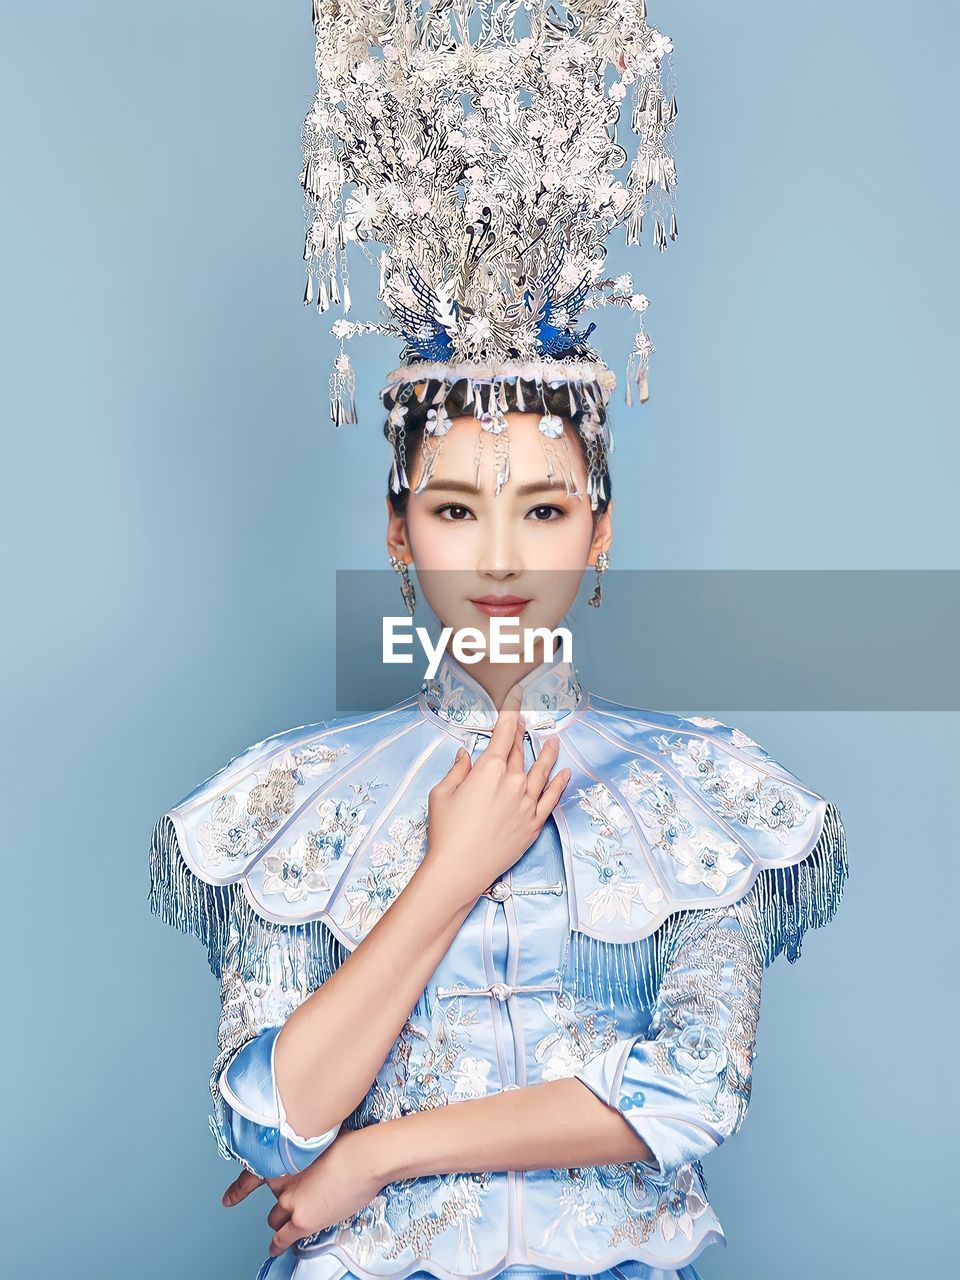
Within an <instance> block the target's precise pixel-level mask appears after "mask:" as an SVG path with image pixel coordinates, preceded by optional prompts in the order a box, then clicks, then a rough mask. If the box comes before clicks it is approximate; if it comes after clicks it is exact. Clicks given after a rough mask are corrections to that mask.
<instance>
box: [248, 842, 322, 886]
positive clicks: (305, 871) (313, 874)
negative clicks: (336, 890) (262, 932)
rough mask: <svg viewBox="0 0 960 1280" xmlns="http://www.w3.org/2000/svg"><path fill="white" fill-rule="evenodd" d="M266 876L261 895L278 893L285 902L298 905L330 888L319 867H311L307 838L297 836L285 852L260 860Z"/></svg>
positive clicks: (281, 851)
mask: <svg viewBox="0 0 960 1280" xmlns="http://www.w3.org/2000/svg"><path fill="white" fill-rule="evenodd" d="M263 869H264V871H265V872H266V873H267V874H266V875H265V876H264V879H263V892H264V893H265V894H267V893H282V894H283V896H284V898H286V900H287V902H302V901H303V899H304V898H307V897H309V896H310V894H311V893H319V892H320V891H321V890H323V889H328V888H329V887H330V884H329V881H328V880H327V876H326V872H325V871H324V869H323V867H322V866H319V865H316V866H311V859H310V851H309V845H308V838H307V837H306V836H300V837H299V838H298V839H297V840H296V841H295V842H294V845H293V848H292V849H291V850H290V852H289V853H284V851H283V850H280V851H278V852H277V853H268V854H267V855H266V856H265V857H264V859H263Z"/></svg>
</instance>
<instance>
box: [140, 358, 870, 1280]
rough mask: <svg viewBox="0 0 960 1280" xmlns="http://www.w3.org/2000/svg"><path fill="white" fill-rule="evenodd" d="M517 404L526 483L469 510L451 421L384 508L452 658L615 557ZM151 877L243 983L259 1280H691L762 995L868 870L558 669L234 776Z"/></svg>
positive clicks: (513, 440)
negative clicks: (461, 634) (552, 468)
mask: <svg viewBox="0 0 960 1280" xmlns="http://www.w3.org/2000/svg"><path fill="white" fill-rule="evenodd" d="M505 386H506V388H507V390H506V394H507V396H508V403H507V408H506V423H507V427H508V432H509V443H510V474H509V478H508V480H507V481H506V483H505V484H499V482H498V477H497V474H496V471H495V469H494V468H490V467H486V468H483V469H482V470H481V480H480V483H479V486H478V484H477V471H476V451H477V449H478V447H480V446H482V444H483V436H484V428H483V426H482V424H481V423H480V422H479V421H478V419H477V417H476V416H475V415H473V414H472V413H470V414H466V413H462V412H459V413H458V412H457V411H456V408H454V410H453V416H452V419H451V424H450V429H449V431H448V432H447V433H446V436H445V440H444V448H443V451H442V453H441V454H440V455H439V456H438V457H433V458H432V459H431V460H430V463H429V465H430V467H431V469H432V474H431V477H430V480H429V483H428V484H427V485H425V486H424V487H422V488H419V487H418V485H419V481H420V479H421V478H422V475H421V470H422V468H423V467H424V465H425V463H424V458H423V454H422V452H421V451H420V450H418V449H416V448H415V447H414V446H416V445H417V444H418V443H419V442H420V440H421V432H422V426H423V421H424V419H423V418H422V417H421V418H419V419H418V417H417V414H416V411H415V410H414V411H412V412H411V413H410V414H409V415H408V419H407V424H406V425H407V430H406V433H405V437H404V445H403V447H404V457H403V459H402V461H403V462H404V463H405V464H406V467H407V468H408V469H409V471H410V474H409V482H410V485H409V488H406V489H404V490H402V491H401V493H400V494H395V493H392V494H391V497H390V500H389V501H388V523H387V546H388V550H389V553H390V555H391V556H392V557H393V558H394V559H395V561H397V562H400V563H403V564H405V565H406V564H414V565H415V566H416V568H417V572H418V578H419V581H420V584H421V586H422V588H423V590H424V592H425V594H426V596H427V599H428V602H429V604H430V605H431V607H432V608H433V609H434V611H435V613H436V614H437V615H438V617H439V618H440V620H441V622H442V623H443V624H444V625H448V626H452V627H455V628H456V627H462V626H465V625H470V626H474V627H478V628H480V629H481V630H484V629H488V628H489V624H490V618H491V616H497V615H498V612H500V613H502V612H507V613H512V614H513V615H514V616H517V617H518V618H519V621H520V626H521V628H523V629H526V628H528V627H532V626H548V627H554V626H556V625H557V624H558V623H559V622H560V621H561V620H562V619H563V617H564V615H565V614H566V612H567V610H568V609H569V607H570V605H571V604H572V602H573V600H574V598H575V595H576V592H577V587H578V585H579V583H580V581H581V579H582V574H583V570H584V567H585V566H592V565H595V564H596V563H597V559H598V557H600V556H602V555H603V554H605V553H606V552H607V551H608V549H609V547H610V543H611V510H612V508H611V504H610V503H609V501H608V500H607V499H606V498H604V499H601V500H600V501H599V502H598V503H597V506H596V508H595V509H591V506H590V504H589V502H588V501H587V499H586V497H585V490H586V487H587V446H586V444H585V443H584V440H583V437H582V435H581V433H580V432H579V431H578V430H577V429H576V423H575V421H573V420H571V419H570V418H567V419H565V420H564V425H563V431H564V435H565V439H566V443H567V446H568V449H569V457H570V459H571V466H572V469H573V473H574V474H573V478H574V481H575V486H574V490H573V492H568V491H567V487H566V486H565V485H564V484H563V483H557V482H555V481H551V480H549V479H548V478H547V477H546V476H545V474H544V468H543V458H542V454H541V443H542V441H541V436H540V431H539V430H538V428H539V424H540V415H539V414H538V413H533V414H531V413H529V412H517V411H516V408H515V406H516V403H517V398H518V390H517V389H518V387H519V396H520V399H521V400H523V401H524V403H525V404H529V402H530V397H529V392H530V390H532V388H526V389H525V388H524V386H523V382H522V379H516V380H514V381H513V382H512V383H509V382H508V383H507V384H505ZM525 391H526V394H525ZM430 400H431V397H430V396H427V397H426V398H425V401H424V403H430ZM501 479H502V477H501ZM601 480H602V485H601V489H602V491H603V492H605V493H607V494H609V477H608V475H607V474H606V466H605V462H604V469H603V474H602V476H601ZM498 485H499V492H498V491H497V490H498ZM601 563H602V561H601ZM598 582H599V577H598ZM497 597H500V598H501V599H502V598H504V597H507V598H508V600H507V603H506V605H504V606H502V607H498V604H497V600H496V598H497ZM518 674H519V675H520V679H519V681H517V676H518ZM515 684H516V688H515V689H514V690H513V692H511V687H512V686H514V685H515ZM152 868H153V897H152V903H153V907H154V909H155V910H156V911H158V912H159V913H160V914H161V915H163V916H164V917H165V918H166V919H168V920H170V921H172V922H174V923H176V924H177V925H179V926H180V927H181V928H185V929H192V930H194V931H195V932H197V933H198V934H199V936H201V938H203V939H204V940H205V941H206V943H207V945H208V949H209V955H210V960H211V964H212V966H213V968H214V971H215V972H217V973H219V975H220V977H221V981H222V1017H221V1022H220V1031H219V1047H220V1053H219V1055H218V1057H217V1059H216V1062H215V1064H214V1070H213V1074H212V1077H211V1088H212V1093H213V1098H214V1104H215V1105H214V1116H213V1117H212V1127H213V1130H214V1133H215V1135H216V1136H217V1138H218V1140H219V1143H220V1148H221V1151H222V1153H223V1154H224V1155H225V1156H228V1157H230V1156H232V1157H235V1158H237V1159H239V1160H240V1161H241V1162H242V1163H243V1164H244V1165H245V1166H246V1168H245V1171H244V1172H243V1173H242V1174H241V1175H240V1177H239V1178H238V1179H237V1180H236V1181H235V1182H234V1183H233V1184H232V1185H231V1187H230V1188H229V1189H228V1190H227V1192H226V1193H225V1196H224V1204H227V1205H231V1204H236V1203H238V1202H239V1201H240V1200H241V1199H243V1198H244V1197H245V1196H247V1195H249V1194H250V1193H251V1191H253V1190H254V1189H255V1188H256V1187H258V1186H259V1185H260V1184H261V1183H262V1182H266V1184H267V1186H268V1188H269V1191H270V1192H271V1193H272V1194H273V1196H275V1202H274V1203H273V1205H272V1208H271V1209H270V1212H269V1215H268V1223H269V1225H270V1227H271V1228H272V1230H273V1232H274V1234H273V1238H272V1240H271V1243H270V1247H269V1252H270V1257H269V1258H268V1259H267V1261H266V1262H265V1263H264V1266H263V1268H262V1270H261V1273H260V1275H261V1277H264V1276H269V1280H278V1278H279V1277H288V1276H296V1277H297V1278H298V1280H308V1278H309V1280H315V1278H320V1277H323V1278H324V1280H332V1278H335V1277H340V1276H347V1277H350V1276H352V1275H358V1276H363V1277H374V1276H385V1275H391V1276H393V1275H395V1276H402V1275H409V1274H411V1273H421V1272H423V1273H427V1274H430V1275H436V1276H442V1277H451V1276H456V1277H459V1276H463V1277H481V1276H482V1277H489V1276H493V1275H498V1274H506V1275H508V1276H513V1275H517V1276H519V1275H523V1274H527V1273H529V1272H536V1273H539V1274H541V1275H547V1276H553V1277H554V1278H555V1280H560V1277H561V1276H569V1275H571V1274H596V1273H610V1275H611V1278H612V1277H624V1276H626V1277H636V1278H637V1280H654V1278H656V1280H666V1278H667V1277H671V1278H673V1280H676V1278H677V1277H686V1278H688V1280H689V1278H692V1277H695V1276H696V1272H695V1271H694V1269H693V1267H692V1265H691V1263H692V1260H693V1259H694V1258H695V1257H696V1256H697V1255H698V1254H699V1253H700V1251H701V1250H702V1249H703V1248H705V1247H706V1246H707V1245H708V1244H709V1243H711V1242H713V1241H718V1240H722V1239H723V1235H722V1230H721V1227H720V1224H719V1222H718V1220H717V1218H716V1216H715V1215H714V1213H713V1210H712V1209H711V1208H710V1206H709V1204H708V1201H707V1198H706V1193H705V1188H704V1180H703V1175H702V1170H701V1167H700V1160H701V1158H702V1157H703V1156H705V1155H707V1154H708V1153H709V1152H711V1151H713V1150H714V1149H715V1148H716V1147H717V1146H718V1145H719V1144H720V1143H721V1142H722V1141H723V1140H724V1139H725V1138H727V1137H729V1136H730V1135H732V1134H733V1133H734V1132H735V1131H736V1130H737V1129H738V1128H739V1126H740V1125H741V1123H742V1121H743V1118H744V1114H745V1111H746V1108H747V1103H748V1099H749V1095H750V1085H751V1074H752V1063H753V1057H754V1042H755V1032H756V1026H757V1018H758V1012H759V997H760V980H761V973H762V970H763V968H764V966H765V965H766V964H769V963H770V962H771V961H772V960H773V959H774V958H775V956H776V955H778V954H779V953H780V952H781V951H786V952H787V954H788V956H789V957H790V958H791V959H795V958H796V956H797V954H798V951H799V944H800V940H801V938H802V935H803V933H804V931H805V930H806V929H807V928H809V927H813V926H818V925H821V924H823V923H824V922H825V921H826V920H827V919H829V918H830V916H831V915H832V913H833V911H834V909H835V907H836V904H837V902H838V901H839V898H840V894H841V891H842V887H843V881H844V878H845V875H846V860H845V850H844V840H843V831H842V827H841V825H840V820H839V816H838V814H837V812H836V810H835V808H833V806H831V805H828V804H826V803H825V802H824V801H823V800H821V799H820V798H819V797H817V796H816V795H815V794H814V793H813V792H811V791H809V790H808V789H806V788H804V787H802V786H801V785H800V784H799V783H798V781H797V780H796V779H795V778H794V777H793V776H792V775H791V774H789V773H787V772H786V771H785V770H784V769H783V768H782V766H780V765H779V764H777V763H776V762H775V761H774V760H772V759H771V758H770V757H769V756H768V755H767V754H766V753H765V752H764V751H763V750H762V749H761V748H760V747H758V746H757V744H756V743H754V742H753V741H752V740H751V739H750V738H748V737H747V736H746V735H744V734H742V733H740V732H739V731H738V730H736V729H731V728H728V727H727V726H725V725H722V724H720V723H718V722H717V721H715V720H709V719H703V718H698V719H695V720H684V719H680V718H678V717H675V716H671V715H666V714H663V713H659V712H648V711H638V710H635V709H633V708H628V707H623V706H619V705H617V704H615V703H612V702H609V701H607V700H605V699H602V698H598V697H596V696H595V695H593V694H588V693H587V692H586V691H584V690H583V689H582V688H581V687H580V684H579V681H578V680H577V677H576V674H575V671H574V669H573V667H572V666H571V664H570V663H568V662H565V661H562V660H561V659H560V658H558V657H556V656H550V657H548V658H547V660H546V661H544V662H542V663H540V664H539V665H538V664H535V663H533V664H531V663H521V664H520V665H519V666H516V665H506V664H497V663H494V662H490V661H487V660H483V661H481V662H479V663H478V664H476V665H475V666H471V668H470V669H469V671H468V670H467V669H466V668H465V667H464V666H463V665H462V664H460V663H458V662H457V661H456V660H454V659H453V657H452V656H451V655H450V654H449V653H446V654H445V655H444V657H443V659H442V662H441V667H440V670H439V672H438V674H437V676H436V678H435V679H434V680H431V681H425V682H424V686H423V688H422V689H421V691H420V693H419V694H418V695H417V696H416V697H412V698H409V699H407V700H405V701H403V702H401V703H399V704H397V705H396V706H395V707H391V708H387V709H386V710H384V711H382V712H380V713H378V714H374V715H364V716H354V717H348V718H344V719H341V720H334V721H330V722H327V723H325V724H321V725H312V726H306V727H301V728H298V729H294V730H290V731H288V732H286V733H282V734H279V735H278V736H276V737H274V738H270V739H267V740H266V741H264V742H261V743H258V744H256V745H255V746H253V747H251V748H249V749H248V750H247V751H246V752H244V753H243V754H242V755H240V756H238V757H236V758H235V759H234V760H233V761H231V763H230V764H229V765H227V766H226V768H225V769H223V770H221V771H220V772H219V773H218V774H216V775H214V776H213V777H212V778H211V779H209V780H208V781H207V782H205V783H204V784H202V785H201V786H200V787H199V788H197V790H196V791H194V792H193V793H192V794H191V795H190V796H189V797H187V798H186V799H185V800H184V801H183V802H182V803H181V804H180V805H178V806H177V807H176V808H174V809H173V810H171V811H170V812H169V813H168V814H167V815H165V816H164V817H163V818H162V819H161V821H160V822H159V823H158V825H157V829H156V832H155V838H154V845H153V858H152Z"/></svg>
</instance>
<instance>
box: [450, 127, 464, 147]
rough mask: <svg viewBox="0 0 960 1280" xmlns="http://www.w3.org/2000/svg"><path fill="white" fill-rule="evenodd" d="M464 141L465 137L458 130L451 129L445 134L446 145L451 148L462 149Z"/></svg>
mask: <svg viewBox="0 0 960 1280" xmlns="http://www.w3.org/2000/svg"><path fill="white" fill-rule="evenodd" d="M466 140H467V139H466V135H465V134H463V133H461V132H460V130H459V129H451V131H450V132H449V133H448V134H447V143H448V145H449V146H451V147H462V146H463V144H464V143H465V142H466Z"/></svg>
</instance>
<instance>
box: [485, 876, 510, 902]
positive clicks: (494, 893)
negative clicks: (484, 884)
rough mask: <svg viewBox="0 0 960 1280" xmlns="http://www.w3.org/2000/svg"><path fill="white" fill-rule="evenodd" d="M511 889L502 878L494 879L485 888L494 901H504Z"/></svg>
mask: <svg viewBox="0 0 960 1280" xmlns="http://www.w3.org/2000/svg"><path fill="white" fill-rule="evenodd" d="M511 892H512V890H511V888H510V886H509V885H508V884H507V883H506V882H505V881H503V880H496V881H494V883H493V884H492V885H491V886H490V888H489V889H488V890H487V893H488V894H489V895H490V897H491V898H493V900H494V902H505V901H506V900H507V898H509V897H510V894H511Z"/></svg>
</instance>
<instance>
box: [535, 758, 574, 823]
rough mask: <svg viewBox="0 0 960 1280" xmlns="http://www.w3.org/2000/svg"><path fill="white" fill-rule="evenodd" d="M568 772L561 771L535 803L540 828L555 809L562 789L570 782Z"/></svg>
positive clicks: (565, 770)
mask: <svg viewBox="0 0 960 1280" xmlns="http://www.w3.org/2000/svg"><path fill="white" fill-rule="evenodd" d="M570 776H571V774H570V770H569V769H561V770H560V772H559V773H557V774H556V775H555V776H554V777H553V778H551V779H550V781H549V783H548V784H547V785H546V786H545V787H544V789H543V794H542V795H541V797H540V799H539V800H538V801H537V821H538V822H539V823H540V825H541V826H542V825H543V823H545V822H546V820H547V819H548V818H549V817H550V815H551V813H553V811H554V809H555V808H556V805H557V801H558V800H559V799H560V797H561V795H562V794H563V788H564V787H565V786H566V785H567V783H568V782H569V781H570Z"/></svg>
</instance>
